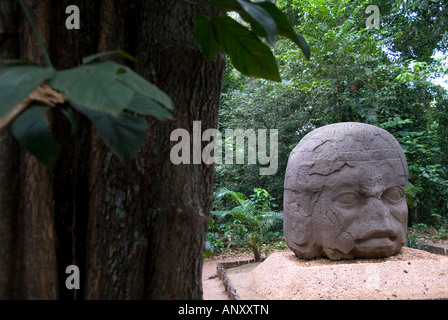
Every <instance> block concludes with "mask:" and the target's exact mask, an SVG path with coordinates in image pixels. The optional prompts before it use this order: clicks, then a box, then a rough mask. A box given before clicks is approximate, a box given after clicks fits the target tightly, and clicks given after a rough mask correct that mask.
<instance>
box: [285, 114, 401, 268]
mask: <svg viewBox="0 0 448 320" xmlns="http://www.w3.org/2000/svg"><path fill="white" fill-rule="evenodd" d="M407 179H408V168H407V163H406V158H405V156H404V153H403V150H402V149H401V147H400V145H399V143H398V142H397V140H396V139H395V138H394V137H393V136H392V135H391V134H390V133H388V132H387V131H385V130H383V129H381V128H378V127H375V126H372V125H368V124H363V123H355V122H347V123H337V124H332V125H328V126H324V127H321V128H318V129H316V130H314V131H312V132H310V133H309V134H307V135H306V136H305V137H304V138H303V139H302V140H301V141H300V143H299V144H298V145H297V146H296V147H295V148H294V150H293V151H292V152H291V154H290V156H289V160H288V166H287V169H286V177H285V196H284V235H285V239H286V243H287V244H288V246H289V247H290V248H291V250H292V251H293V252H294V253H295V254H296V255H297V256H298V257H300V258H304V259H313V258H315V257H319V256H325V257H328V258H330V259H331V260H340V259H353V258H357V257H360V258H380V257H388V256H391V255H394V254H397V253H398V252H399V251H400V249H401V248H402V246H403V245H404V243H405V241H406V227H407V216H408V208H407V204H406V199H405V187H406V181H407Z"/></svg>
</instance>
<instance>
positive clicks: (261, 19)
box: [236, 0, 277, 45]
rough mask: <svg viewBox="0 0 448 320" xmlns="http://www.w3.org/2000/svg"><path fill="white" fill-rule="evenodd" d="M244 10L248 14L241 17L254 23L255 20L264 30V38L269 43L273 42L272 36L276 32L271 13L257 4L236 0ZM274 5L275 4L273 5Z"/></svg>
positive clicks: (275, 24)
mask: <svg viewBox="0 0 448 320" xmlns="http://www.w3.org/2000/svg"><path fill="white" fill-rule="evenodd" d="M236 1H237V2H238V3H239V4H240V5H241V7H242V8H243V9H244V11H245V12H246V13H247V14H248V15H249V17H247V16H246V15H244V14H243V15H242V17H243V19H245V20H246V21H248V20H249V21H248V22H249V23H250V24H251V25H254V21H253V20H255V21H256V22H257V23H258V24H259V25H261V26H262V27H263V29H264V30H265V31H266V40H267V41H268V43H269V44H270V45H272V44H273V43H274V36H275V34H276V33H277V23H276V22H275V20H274V19H273V17H271V15H270V14H269V13H268V12H267V11H266V10H265V9H264V8H263V7H261V6H260V5H259V4H255V3H252V2H249V1H245V0H236ZM274 6H275V5H274Z"/></svg>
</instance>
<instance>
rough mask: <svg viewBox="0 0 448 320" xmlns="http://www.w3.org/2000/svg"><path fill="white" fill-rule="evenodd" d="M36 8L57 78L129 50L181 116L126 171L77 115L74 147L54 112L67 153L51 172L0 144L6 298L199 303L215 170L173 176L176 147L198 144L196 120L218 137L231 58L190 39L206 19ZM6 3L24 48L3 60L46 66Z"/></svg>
mask: <svg viewBox="0 0 448 320" xmlns="http://www.w3.org/2000/svg"><path fill="white" fill-rule="evenodd" d="M28 2H29V4H30V7H31V8H32V11H33V12H34V14H35V16H36V20H37V23H38V26H39V30H40V31H41V35H42V37H43V38H44V42H46V43H47V48H48V50H49V52H50V56H51V58H52V61H53V64H54V66H55V67H56V68H57V69H61V68H69V67H73V66H76V65H79V64H80V62H81V59H82V58H83V57H84V56H87V55H89V54H93V53H96V52H103V51H108V50H114V49H124V50H125V51H128V52H129V53H130V54H132V55H134V56H136V57H137V59H138V60H139V64H138V65H137V66H136V71H137V72H138V73H140V74H141V75H142V76H144V77H145V78H147V79H148V80H149V81H150V82H152V83H154V84H156V85H157V86H159V87H160V88H161V89H162V90H164V91H165V92H166V93H168V95H169V96H170V97H171V98H172V99H173V102H174V105H175V107H176V111H175V120H173V121H163V122H162V121H158V120H154V119H152V118H148V119H147V121H148V124H149V130H148V132H147V136H146V140H145V143H144V146H143V147H142V149H141V151H140V153H139V155H138V157H137V159H136V161H135V162H134V163H133V164H132V165H131V167H130V168H128V169H125V168H123V167H122V165H121V163H120V162H119V161H118V159H117V158H116V157H115V156H114V155H113V154H112V153H111V152H110V151H109V150H108V149H107V148H106V147H105V146H104V144H103V143H102V141H101V139H100V138H99V136H98V134H97V133H96V132H95V131H94V130H93V129H92V128H91V126H90V124H89V123H88V122H87V120H86V119H85V118H84V117H83V116H81V115H79V114H78V115H77V117H78V120H79V140H74V139H73V137H71V132H70V129H69V124H68V121H67V119H65V118H64V116H63V115H62V114H61V113H60V112H58V110H54V111H53V112H52V121H51V122H52V128H53V130H54V132H55V135H56V137H57V139H58V140H59V142H60V144H61V147H62V149H61V154H60V158H59V160H58V163H57V164H56V167H55V169H54V171H53V172H50V171H49V170H48V169H47V168H46V167H45V166H43V165H42V164H40V163H38V162H37V160H35V159H34V158H33V157H32V156H30V155H29V154H28V153H25V152H23V154H24V155H22V156H20V155H19V151H18V150H19V148H18V146H17V142H15V140H14V139H13V138H12V137H11V135H10V133H9V132H8V131H6V130H5V131H4V132H0V141H1V145H0V149H1V150H0V151H1V153H0V224H1V226H0V228H1V229H0V231H1V234H0V241H1V243H2V246H1V247H2V248H1V249H0V286H1V287H0V297H6V298H22V299H33V298H38V299H55V298H58V297H59V298H62V299H83V298H86V299H145V298H147V299H200V298H201V297H202V288H201V271H202V260H203V250H204V242H205V236H206V230H207V225H208V219H209V212H210V210H211V206H212V199H211V195H212V184H213V168H212V166H207V165H204V164H201V165H193V164H192V165H179V166H174V165H173V164H171V161H170V149H171V147H172V146H173V145H174V144H175V143H176V142H170V140H169V138H170V134H171V132H172V130H174V129H177V128H185V129H187V130H188V131H189V132H190V133H191V132H192V124H193V121H196V120H198V121H201V124H202V129H203V130H205V129H208V128H216V127H217V116H218V104H219V95H220V92H221V82H222V76H223V72H224V58H223V56H219V57H218V58H217V59H216V60H215V61H214V62H213V63H208V62H206V61H205V59H204V58H203V57H202V54H201V52H200V49H199V46H198V45H197V44H196V40H195V39H194V35H193V32H192V27H193V23H194V20H195V18H196V17H197V16H198V14H199V13H200V12H202V13H204V12H205V13H207V11H206V10H208V9H207V8H206V7H202V6H191V5H189V4H186V3H184V2H182V1H161V0H152V1H143V0H140V1H124V0H103V1H87V0H79V1H70V2H69V1H50V0H45V1H36V0H33V1H28ZM6 3H8V4H9V5H10V6H11V7H10V9H8V10H9V12H11V13H15V14H16V15H19V19H16V20H14V23H15V24H16V27H19V29H20V37H19V38H20V43H21V46H20V47H19V45H18V44H17V43H16V44H11V43H9V42H8V43H6V42H4V41H2V42H0V54H2V56H3V57H8V58H22V59H30V60H34V61H37V62H39V63H41V64H43V65H45V64H44V61H43V59H42V54H41V52H40V49H39V47H38V45H37V43H36V41H35V38H34V35H33V34H32V31H31V29H30V28H29V26H28V24H27V23H26V22H24V17H23V15H22V14H21V13H20V14H19V13H17V11H18V10H19V8H18V6H17V5H16V4H15V1H13V0H8V1H5V2H2V7H1V9H2V10H3V8H4V6H5V4H6ZM70 4H75V5H77V6H79V8H80V11H81V29H80V30H67V29H66V28H65V19H66V17H67V15H66V14H65V8H66V7H67V6H68V5H70ZM19 11H20V10H19ZM5 12H6V11H5ZM1 17H2V16H0V18H1ZM17 21H22V22H21V23H18V22H17ZM2 23H3V21H2ZM11 30H13V29H11ZM15 30H17V28H16V29H15ZM1 32H2V30H1V29H0V36H2V33H1ZM16 37H17V35H16ZM17 41H18V40H17ZM8 50H9V51H8ZM6 51H8V53H7V54H6V53H4V52H6ZM119 62H121V63H127V64H129V62H127V61H124V60H119ZM130 66H132V65H130ZM3 151H4V152H3ZM17 168H20V170H18V169H17ZM4 186H5V188H7V189H4ZM8 190H10V191H8ZM14 190H15V191H14ZM16 191H17V193H16ZM3 209H5V210H3ZM4 243H6V244H7V245H6V246H4V245H3V244H4ZM69 264H75V265H77V266H78V267H79V268H80V270H81V279H82V282H81V290H74V291H69V290H67V289H66V288H65V279H66V277H67V276H68V275H67V274H65V268H66V267H67V266H68V265H69ZM11 274H15V275H16V277H15V278H14V277H13V278H14V279H13V280H11V279H12V278H11ZM2 284H5V286H2Z"/></svg>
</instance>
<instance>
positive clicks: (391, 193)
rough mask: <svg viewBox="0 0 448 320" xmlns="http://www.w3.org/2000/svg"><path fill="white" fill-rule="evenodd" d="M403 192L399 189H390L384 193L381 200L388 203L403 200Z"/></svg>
mask: <svg viewBox="0 0 448 320" xmlns="http://www.w3.org/2000/svg"><path fill="white" fill-rule="evenodd" d="M403 196H404V193H403V190H402V189H401V188H399V187H392V188H389V189H387V190H386V191H384V193H383V195H382V198H383V199H385V200H388V201H390V202H398V201H400V200H401V199H403Z"/></svg>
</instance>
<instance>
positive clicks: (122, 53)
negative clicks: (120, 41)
mask: <svg viewBox="0 0 448 320" xmlns="http://www.w3.org/2000/svg"><path fill="white" fill-rule="evenodd" d="M113 54H118V55H120V56H122V57H123V58H126V59H128V60H130V61H132V62H134V63H138V61H137V59H136V58H135V57H133V56H131V55H130V54H129V53H127V52H126V51H123V50H113V51H108V52H102V53H97V54H93V55H91V56H88V57H85V58H84V59H82V64H89V63H92V62H94V61H95V60H97V59H99V58H102V57H107V56H110V55H113Z"/></svg>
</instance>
